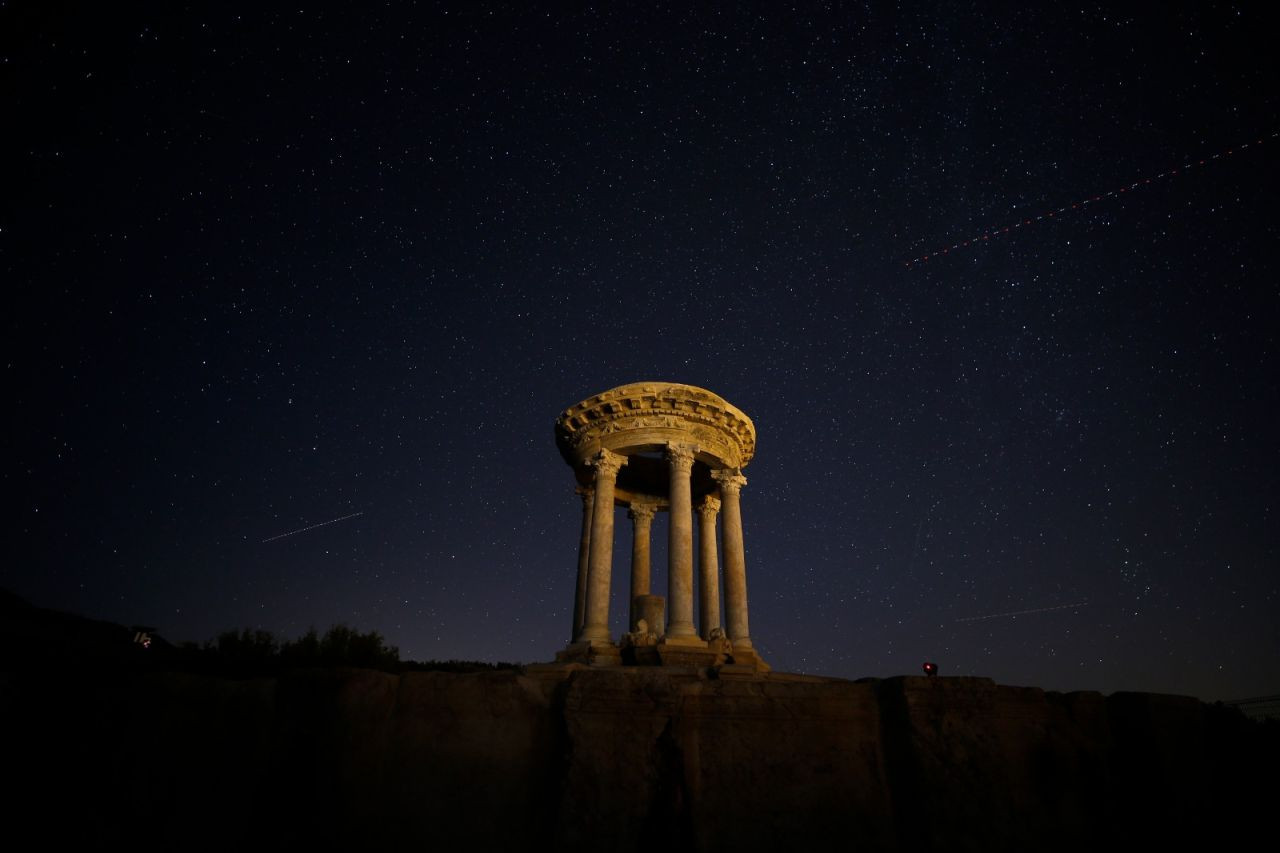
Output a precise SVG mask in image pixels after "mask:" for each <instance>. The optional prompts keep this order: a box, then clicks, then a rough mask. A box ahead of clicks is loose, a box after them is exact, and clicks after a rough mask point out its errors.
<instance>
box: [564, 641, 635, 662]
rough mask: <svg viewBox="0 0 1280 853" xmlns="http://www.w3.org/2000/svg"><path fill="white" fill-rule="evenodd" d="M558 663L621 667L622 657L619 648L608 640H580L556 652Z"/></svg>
mask: <svg viewBox="0 0 1280 853" xmlns="http://www.w3.org/2000/svg"><path fill="white" fill-rule="evenodd" d="M556 663H585V664H587V665H588V666H621V665H622V655H621V653H620V652H619V650H618V647H617V646H616V645H614V644H613V643H611V642H609V641H608V640H579V641H578V642H576V643H570V644H569V645H567V646H565V647H564V648H563V649H562V650H560V651H558V652H556Z"/></svg>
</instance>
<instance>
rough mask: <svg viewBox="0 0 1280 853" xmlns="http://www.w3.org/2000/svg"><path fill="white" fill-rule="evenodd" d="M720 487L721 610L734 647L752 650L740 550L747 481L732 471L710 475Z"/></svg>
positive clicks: (741, 548)
mask: <svg viewBox="0 0 1280 853" xmlns="http://www.w3.org/2000/svg"><path fill="white" fill-rule="evenodd" d="M711 476H712V477H714V478H715V480H716V482H718V483H719V484H720V500H721V504H722V506H723V513H724V514H723V517H722V518H721V521H720V535H721V537H722V538H723V548H722V550H723V553H724V610H725V623H726V627H727V628H728V634H729V639H730V640H731V641H732V642H733V648H734V649H735V650H737V649H749V648H751V632H750V630H749V629H748V627H747V562H746V554H745V552H744V550H743V547H742V508H741V506H740V505H739V503H738V496H739V493H740V492H741V491H742V487H743V486H745V485H746V484H747V478H746V477H744V476H742V474H740V473H738V471H737V470H735V469H733V468H725V469H722V470H720V471H714V472H712V475H711Z"/></svg>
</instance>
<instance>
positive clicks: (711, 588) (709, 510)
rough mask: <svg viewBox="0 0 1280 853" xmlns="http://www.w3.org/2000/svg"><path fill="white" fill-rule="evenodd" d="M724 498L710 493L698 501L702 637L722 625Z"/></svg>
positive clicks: (699, 598) (699, 620) (699, 591)
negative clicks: (719, 553) (719, 534)
mask: <svg viewBox="0 0 1280 853" xmlns="http://www.w3.org/2000/svg"><path fill="white" fill-rule="evenodd" d="M719 512H720V499H719V498H716V497H712V496H711V495H707V496H706V497H705V498H703V499H702V503H700V504H698V520H699V521H700V522H701V524H700V526H699V527H698V582H699V583H698V628H699V629H700V630H701V632H702V639H704V640H708V639H710V635H711V629H712V628H719V627H720V567H719V566H718V565H716V514H717V513H719Z"/></svg>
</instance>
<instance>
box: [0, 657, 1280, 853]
mask: <svg viewBox="0 0 1280 853" xmlns="http://www.w3.org/2000/svg"><path fill="white" fill-rule="evenodd" d="M0 697H2V698H0V723H2V724H3V725H4V730H5V732H6V733H7V735H8V737H7V740H8V741H9V742H10V745H9V746H8V747H6V753H7V754H6V770H7V771H8V772H7V774H6V775H7V776H8V778H9V779H10V780H11V784H12V780H21V784H19V785H18V786H17V791H16V794H14V795H13V796H12V797H11V799H10V801H9V803H8V806H9V808H8V809H6V811H7V812H8V813H9V815H10V820H9V824H10V826H11V827H13V826H22V825H24V824H27V825H29V826H31V827H39V828H40V829H41V837H42V838H44V839H47V840H50V841H81V842H84V841H93V842H94V843H95V844H99V845H100V844H101V843H102V842H104V841H106V842H110V841H113V840H118V841H121V842H126V843H129V842H132V843H133V844H134V845H135V846H137V845H139V844H144V845H146V846H152V845H154V844H157V843H159V844H164V845H165V846H168V847H173V846H181V847H192V846H194V847H199V848H205V849H211V848H214V847H228V846H231V845H235V846H237V847H243V846H244V845H246V844H247V845H250V846H252V847H259V846H265V845H266V844H282V845H289V846H290V847H294V846H298V845H302V844H318V845H322V846H323V847H325V848H331V847H333V846H335V845H338V844H349V845H353V846H356V847H358V848H360V849H369V848H370V847H371V846H372V845H375V844H396V845H401V844H405V843H413V844H424V845H429V846H431V847H434V848H461V847H463V846H464V845H465V846H466V848H467V849H473V850H490V849H499V848H501V849H516V848H518V847H521V846H523V847H529V848H540V847H544V846H547V845H550V846H552V847H553V848H555V849H564V850H587V849H590V850H593V851H599V850H604V851H610V850H617V851H632V850H635V851H640V850H663V851H666V850H699V851H703V850H705V851H714V850H734V851H744V850H765V849H769V850H776V849H779V848H784V849H785V848H795V847H796V846H797V845H805V844H808V845H812V846H813V847H814V848H815V849H832V848H836V847H838V848H841V849H850V850H1030V849H1036V850H1043V849H1061V850H1067V849H1078V848H1082V847H1088V848H1090V849H1097V848H1099V847H1100V846H1101V847H1104V848H1105V847H1111V846H1116V845H1120V844H1135V845H1138V844H1140V845H1141V846H1143V847H1144V848H1145V847H1149V846H1151V845H1152V844H1155V843H1166V842H1177V846H1178V847H1179V848H1185V847H1186V846H1187V843H1188V842H1191V843H1194V842H1201V843H1206V844H1213V845H1214V846H1215V847H1220V846H1222V844H1223V843H1224V842H1227V841H1229V840H1230V839H1232V838H1235V837H1243V833H1245V832H1246V831H1247V830H1248V829H1249V825H1250V824H1253V825H1255V826H1261V825H1262V823H1263V818H1265V817H1267V816H1269V812H1266V811H1263V809H1264V807H1265V808H1269V807H1270V805H1271V804H1272V803H1273V802H1274V797H1275V788H1276V785H1275V781H1274V768H1275V767H1276V759H1277V758H1278V757H1280V747H1278V743H1277V741H1278V737H1277V731H1276V727H1275V726H1264V725H1262V724H1260V723H1257V722H1253V721H1249V720H1246V719H1245V718H1244V717H1243V716H1242V715H1240V714H1239V713H1237V712H1235V711H1233V710H1228V709H1223V708H1220V707H1211V706H1206V705H1203V704H1202V703H1200V702H1198V701H1196V700H1194V699H1189V698H1183V697H1176V696H1155V695H1144V694H1114V695H1112V696H1110V697H1106V698H1104V697H1102V696H1101V695H1099V694H1094V693H1075V694H1066V695H1063V694H1055V693H1046V692H1044V691H1041V690H1038V689H1033V688H1015V687H1001V686H997V685H995V684H994V683H992V682H991V681H989V680H986V679H974V678H937V679H925V678H911V677H905V678H893V679H887V680H883V681H868V682H858V683H855V682H848V681H840V680H832V679H817V678H807V677H802V676H788V675H784V674H764V675H745V674H744V675H731V674H729V673H728V672H726V673H723V674H722V675H721V677H709V676H708V674H707V673H706V672H702V673H698V672H696V671H694V670H688V671H673V670H669V669H658V668H618V669H609V670H604V669H597V670H593V669H587V668H582V667H577V666H567V667H565V666H561V667H530V668H529V669H528V671H527V672H525V673H517V672H515V671H509V672H493V673H476V674H453V673H406V674H402V675H399V676H395V675H388V674H385V673H379V672H370V671H364V670H327V671H321V670H308V671H298V672H295V673H290V674H288V675H286V676H282V677H281V678H279V679H259V680H253V681H230V680H224V679H216V678H205V677H197V676H189V675H178V674H163V673H132V674H117V675H114V676H112V677H110V678H107V677H104V676H101V675H99V676H93V675H85V674H75V673H63V674H58V675H56V676H55V675H50V674H48V673H39V674H36V673H9V674H6V675H0ZM1255 771H1257V773H1256V774H1255ZM1259 778H1260V779H1261V781H1259ZM24 834H25V833H24Z"/></svg>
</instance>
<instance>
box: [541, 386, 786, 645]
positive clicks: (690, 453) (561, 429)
mask: <svg viewBox="0 0 1280 853" xmlns="http://www.w3.org/2000/svg"><path fill="white" fill-rule="evenodd" d="M556 444H557V446H559V448H560V453H561V455H562V456H564V459H565V461H566V462H568V463H569V465H570V466H571V467H572V468H573V472H574V476H575V478H576V481H577V493H578V494H579V495H581V496H582V538H581V542H580V545H579V552H578V585H577V594H576V595H575V597H574V605H573V633H572V635H571V641H570V643H569V645H568V647H566V648H565V649H564V650H563V651H561V652H560V653H558V654H557V655H556V660H557V661H560V662H564V663H569V662H582V663H589V664H596V665H609V664H622V663H626V664H665V665H680V666H726V665H728V666H735V667H737V666H743V667H750V668H752V669H755V670H766V669H768V667H767V666H766V665H765V663H764V661H762V660H761V659H760V656H759V655H758V654H757V653H756V651H755V649H754V648H753V647H752V645H751V632H750V631H749V629H748V627H747V571H746V562H745V560H744V554H743V546H742V513H741V509H740V507H739V494H740V492H741V490H742V487H743V486H744V485H746V482H747V480H746V478H745V477H744V476H742V469H743V468H745V467H746V466H747V463H748V462H750V461H751V457H752V456H753V455H754V454H755V448H756V430H755V426H753V425H752V423H751V419H750V418H748V417H747V416H746V415H745V414H743V413H742V411H740V410H739V409H737V408H736V407H734V406H732V405H730V404H729V403H728V402H726V401H725V400H723V399H722V398H720V397H718V396H716V395H715V394H713V393H711V392H710V391H707V390H704V389H702V388H695V387H693V386H692V385H680V384H677V383H674V382H637V383H633V384H630V385H622V386H620V387H618V388H614V389H612V390H609V391H605V392H603V393H600V394H595V395H593V396H591V397H588V398H587V399H585V400H583V401H582V402H581V403H578V404H576V405H574V406H570V407H569V408H568V409H566V410H565V412H564V413H563V414H562V415H560V417H559V418H558V419H557V420H556ZM616 507H626V509H627V517H628V518H630V519H631V522H632V525H631V529H632V545H631V585H630V594H629V597H628V602H629V605H630V614H631V616H630V623H631V624H630V625H629V626H628V630H627V632H626V633H624V634H622V635H621V637H620V638H619V641H617V642H615V641H614V639H613V635H612V634H611V633H610V631H609V596H610V590H611V587H612V576H613V541H614V535H613V524H614V515H615V508H616ZM659 512H668V513H670V524H669V528H668V544H667V560H668V565H667V595H666V596H665V597H663V596H659V595H654V594H652V591H651V590H650V587H649V575H650V560H649V539H650V527H651V524H652V521H653V518H654V516H655V514H656V513H659ZM695 512H696V513H697V519H698V521H697V527H698V537H697V538H698V559H697V578H698V605H699V606H698V614H697V619H696V623H695V618H694V612H693V609H694V608H693V600H694V594H693V591H694V573H695V572H694V547H693V546H694V532H693V531H694V526H695V525H694V514H695ZM717 517H719V521H720V524H719V528H720V537H719V539H720V542H719V544H720V547H719V548H717V542H716V538H717V537H716V527H717V525H716V520H717ZM718 555H723V561H724V573H723V577H724V611H725V613H724V623H723V625H722V624H721V619H720V592H721V587H720V578H721V572H720V565H719V559H718Z"/></svg>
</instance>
